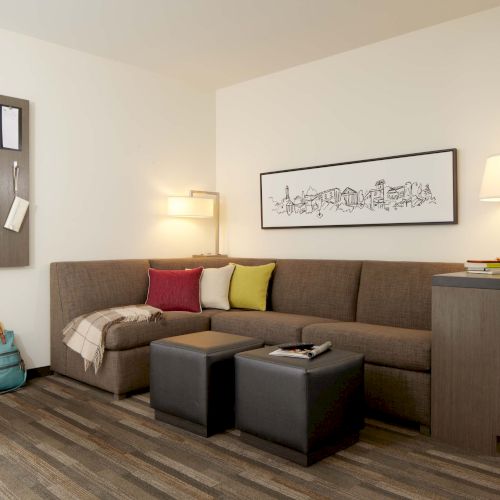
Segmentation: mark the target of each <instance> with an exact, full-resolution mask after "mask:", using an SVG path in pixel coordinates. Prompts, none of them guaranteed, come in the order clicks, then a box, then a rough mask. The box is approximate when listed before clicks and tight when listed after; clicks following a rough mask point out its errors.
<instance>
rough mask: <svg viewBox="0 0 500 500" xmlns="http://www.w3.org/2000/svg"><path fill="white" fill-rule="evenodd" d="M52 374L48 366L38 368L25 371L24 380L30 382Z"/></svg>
mask: <svg viewBox="0 0 500 500" xmlns="http://www.w3.org/2000/svg"><path fill="white" fill-rule="evenodd" d="M53 373H54V372H53V371H52V370H51V369H50V366H39V367H38V368H30V369H29V370H28V371H27V376H26V379H27V380H31V379H33V378H38V377H47V376H48V375H52V374H53Z"/></svg>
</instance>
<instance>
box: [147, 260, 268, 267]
mask: <svg viewBox="0 0 500 500" xmlns="http://www.w3.org/2000/svg"><path fill="white" fill-rule="evenodd" d="M229 262H234V263H235V264H242V265H244V266H260V265H262V264H268V263H269V262H276V259H252V258H234V259H233V258H232V259H231V260H230V259H229V258H227V257H184V258H177V259H175V258H174V259H151V260H150V261H149V265H150V267H153V268H154V269H186V268H193V267H223V266H227V265H228V264H229Z"/></svg>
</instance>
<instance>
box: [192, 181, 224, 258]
mask: <svg viewBox="0 0 500 500" xmlns="http://www.w3.org/2000/svg"><path fill="white" fill-rule="evenodd" d="M195 194H208V195H210V196H214V197H215V203H214V219H215V255H219V232H220V229H219V228H220V226H219V223H220V220H219V219H220V193H219V192H218V191H197V190H194V189H191V191H189V196H194V195H195Z"/></svg>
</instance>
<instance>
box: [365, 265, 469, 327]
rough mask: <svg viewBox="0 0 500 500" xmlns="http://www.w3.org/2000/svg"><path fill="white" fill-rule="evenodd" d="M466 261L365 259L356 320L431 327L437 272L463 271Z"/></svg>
mask: <svg viewBox="0 0 500 500" xmlns="http://www.w3.org/2000/svg"><path fill="white" fill-rule="evenodd" d="M463 267H464V266H463V264H451V263H444V264H443V263H437V262H377V261H365V262H363V267H362V270H361V280H360V285H359V295H358V312H357V316H356V319H357V321H361V322H362V323H373V324H377V325H390V326H399V327H402V328H415V329H417V330H430V329H431V294H432V276H433V275H434V274H441V273H452V272H457V271H462V270H463Z"/></svg>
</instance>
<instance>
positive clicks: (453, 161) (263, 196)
mask: <svg viewBox="0 0 500 500" xmlns="http://www.w3.org/2000/svg"><path fill="white" fill-rule="evenodd" d="M432 155H434V157H435V159H437V156H436V155H446V156H447V158H446V160H444V159H443V158H444V157H442V158H439V161H440V162H445V161H446V165H444V164H443V167H440V168H443V169H444V168H445V167H446V168H447V169H449V172H447V173H443V175H446V176H448V177H449V178H447V179H446V183H447V185H446V186H443V189H442V191H443V192H446V196H443V198H446V205H447V206H446V207H445V209H446V214H447V216H446V217H444V220H404V219H403V220H401V217H399V220H397V219H396V220H395V221H393V222H391V221H390V220H385V221H380V222H377V221H375V222H371V221H370V222H368V223H367V222H366V221H364V222H359V223H358V222H356V220H355V218H354V217H353V216H352V212H353V211H354V210H355V209H356V208H360V206H359V205H355V208H353V210H352V211H351V212H350V214H351V216H350V217H345V219H346V221H345V223H322V222H326V221H323V220H319V221H318V220H314V219H313V218H312V217H310V216H309V217H307V216H306V217H304V221H305V222H310V221H311V220H314V222H315V223H314V224H311V223H304V224H300V223H296V222H293V223H292V222H291V221H290V220H288V221H287V220H286V216H287V215H288V216H290V215H294V219H295V220H297V219H298V217H295V215H296V214H297V213H300V210H302V209H303V207H304V205H305V202H307V203H311V204H312V203H313V202H312V201H311V199H312V197H313V196H316V198H314V199H317V197H318V195H322V196H323V197H324V196H325V194H324V193H326V191H332V192H334V190H335V189H338V188H331V187H328V189H326V190H322V191H321V192H319V193H316V195H315V194H314V193H313V194H312V195H309V199H307V200H305V198H307V197H308V195H304V193H302V198H301V201H300V200H299V202H297V203H295V201H292V198H290V194H289V191H288V185H287V184H286V177H287V174H291V173H293V175H294V176H295V177H296V176H297V173H298V172H304V173H305V174H307V173H311V172H314V171H315V170H316V171H318V169H333V168H336V167H341V166H346V165H349V166H350V168H352V166H356V165H363V166H365V165H367V166H368V165H369V164H370V162H372V164H373V165H375V163H373V162H378V163H379V164H380V163H381V162H385V163H384V164H386V163H387V162H392V161H397V160H400V161H401V160H403V159H409V158H415V159H416V160H418V159H420V158H422V159H423V158H426V159H427V160H428V159H429V158H430V157H431V156H432ZM406 163H408V161H406ZM393 166H394V167H395V168H396V167H397V165H396V164H394V165H393ZM332 172H334V170H332ZM373 173H374V172H372V174H373ZM432 174H434V172H432ZM268 176H281V179H280V181H282V182H283V185H284V186H286V188H285V198H283V199H282V200H281V201H280V200H279V198H278V199H277V200H276V199H274V197H273V196H270V193H269V189H266V186H265V184H266V182H267V181H268V180H269V179H270V177H268ZM384 182H385V181H384ZM387 182H390V180H389V181H387ZM408 183H412V180H408V182H407V183H406V184H408ZM267 184H270V183H269V182H267ZM305 184H308V183H307V182H306V183H305ZM406 184H405V186H406ZM414 184H417V189H420V188H422V182H420V184H418V181H415V182H414ZM419 186H420V187H419ZM388 187H389V186H388ZM403 187H404V186H398V187H397V188H396V187H391V189H392V190H395V193H399V194H401V192H402V189H403ZM412 188H413V184H412V185H411V187H410V189H409V191H410V198H408V195H407V191H406V189H405V194H404V196H405V197H406V198H403V199H401V202H404V203H406V205H404V206H398V207H396V206H395V203H396V201H397V200H399V198H394V200H396V201H395V202H394V203H392V202H391V203H386V199H385V196H386V193H385V190H384V189H383V188H382V189H383V190H382V192H383V197H384V202H383V207H384V209H385V211H387V209H388V208H389V211H390V208H391V206H392V207H393V208H394V210H398V208H401V210H400V213H401V212H403V211H404V209H407V210H408V209H409V208H414V209H415V208H416V206H414V205H413V200H414V198H413V195H412ZM304 189H307V186H305V187H304ZM346 189H348V188H347V187H346ZM377 189H379V188H377ZM425 189H428V191H429V192H430V193H431V195H430V196H431V198H430V200H431V201H429V198H428V191H425V195H421V192H419V194H418V195H417V194H415V196H421V197H423V198H425V200H424V202H421V204H420V205H418V207H419V206H423V205H424V203H428V204H429V205H430V204H431V203H434V204H435V205H437V204H438V203H437V201H436V197H435V196H433V194H432V191H431V189H430V188H429V184H427V186H426V188H424V190H425ZM398 190H399V191H398ZM351 191H352V190H351ZM372 191H373V190H372ZM354 192H356V191H354ZM360 192H362V189H359V190H358V191H357V193H358V194H359V193H360ZM367 194H368V193H367ZM332 195H333V194H332ZM337 195H338V193H337V192H335V196H337ZM371 196H372V199H373V193H372V195H371ZM297 197H298V196H296V197H295V199H296V198H297ZM269 198H271V199H272V203H271V202H269ZM432 198H434V202H432ZM448 198H450V199H448ZM419 200H420V198H418V201H419ZM270 203H271V205H270ZM324 203H325V202H324V199H322V200H321V202H320V203H319V204H320V205H321V204H324ZM328 203H329V204H331V201H330V202H328ZM364 203H365V202H364V201H363V204H364ZM283 204H285V205H286V207H284V206H283ZM333 204H334V205H335V203H333ZM386 205H388V207H387V206H386ZM270 206H272V207H273V208H272V211H273V212H276V213H278V214H279V215H280V216H282V219H283V220H284V221H286V223H284V224H283V225H279V224H275V223H274V224H273V223H271V224H270V223H269V220H271V219H272V220H274V221H276V220H277V217H276V216H274V215H273V217H269V216H268V217H266V215H269V210H270ZM290 206H292V213H288V210H289V208H290ZM317 206H318V203H317V204H316V207H317ZM379 206H380V203H379V204H378V205H377V209H378V207H379ZM297 207H299V209H300V210H299V211H297V212H296V210H297ZM372 207H373V205H372ZM330 208H332V207H330ZM333 208H335V207H333ZM349 208H350V207H349ZM361 208H366V206H365V205H363V206H362V207H361ZM308 209H310V207H309V206H308ZM266 210H267V211H268V212H267V214H266ZM280 210H283V212H282V213H280ZM319 210H321V208H320V209H319ZM370 210H371V209H370ZM440 210H441V209H440ZM442 210H443V211H444V209H442ZM335 211H338V207H337V208H336V209H335ZM285 212H286V214H285ZM313 212H314V205H313ZM346 212H347V211H346ZM304 213H305V214H306V215H307V212H304ZM310 213H312V212H310ZM398 215H399V214H398ZM260 216H261V217H260V221H261V229H292V228H294V229H296V228H320V227H358V226H387V225H394V226H404V225H436V224H458V200H457V149H456V148H449V149H439V150H433V151H424V152H418V153H410V154H403V155H395V156H385V157H378V158H369V159H363V160H355V161H347V162H339V163H330V164H326V165H316V166H310V167H302V168H296V169H285V170H275V171H271V172H263V173H261V174H260ZM387 218H388V216H387V214H385V219H387ZM337 219H339V218H337Z"/></svg>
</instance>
